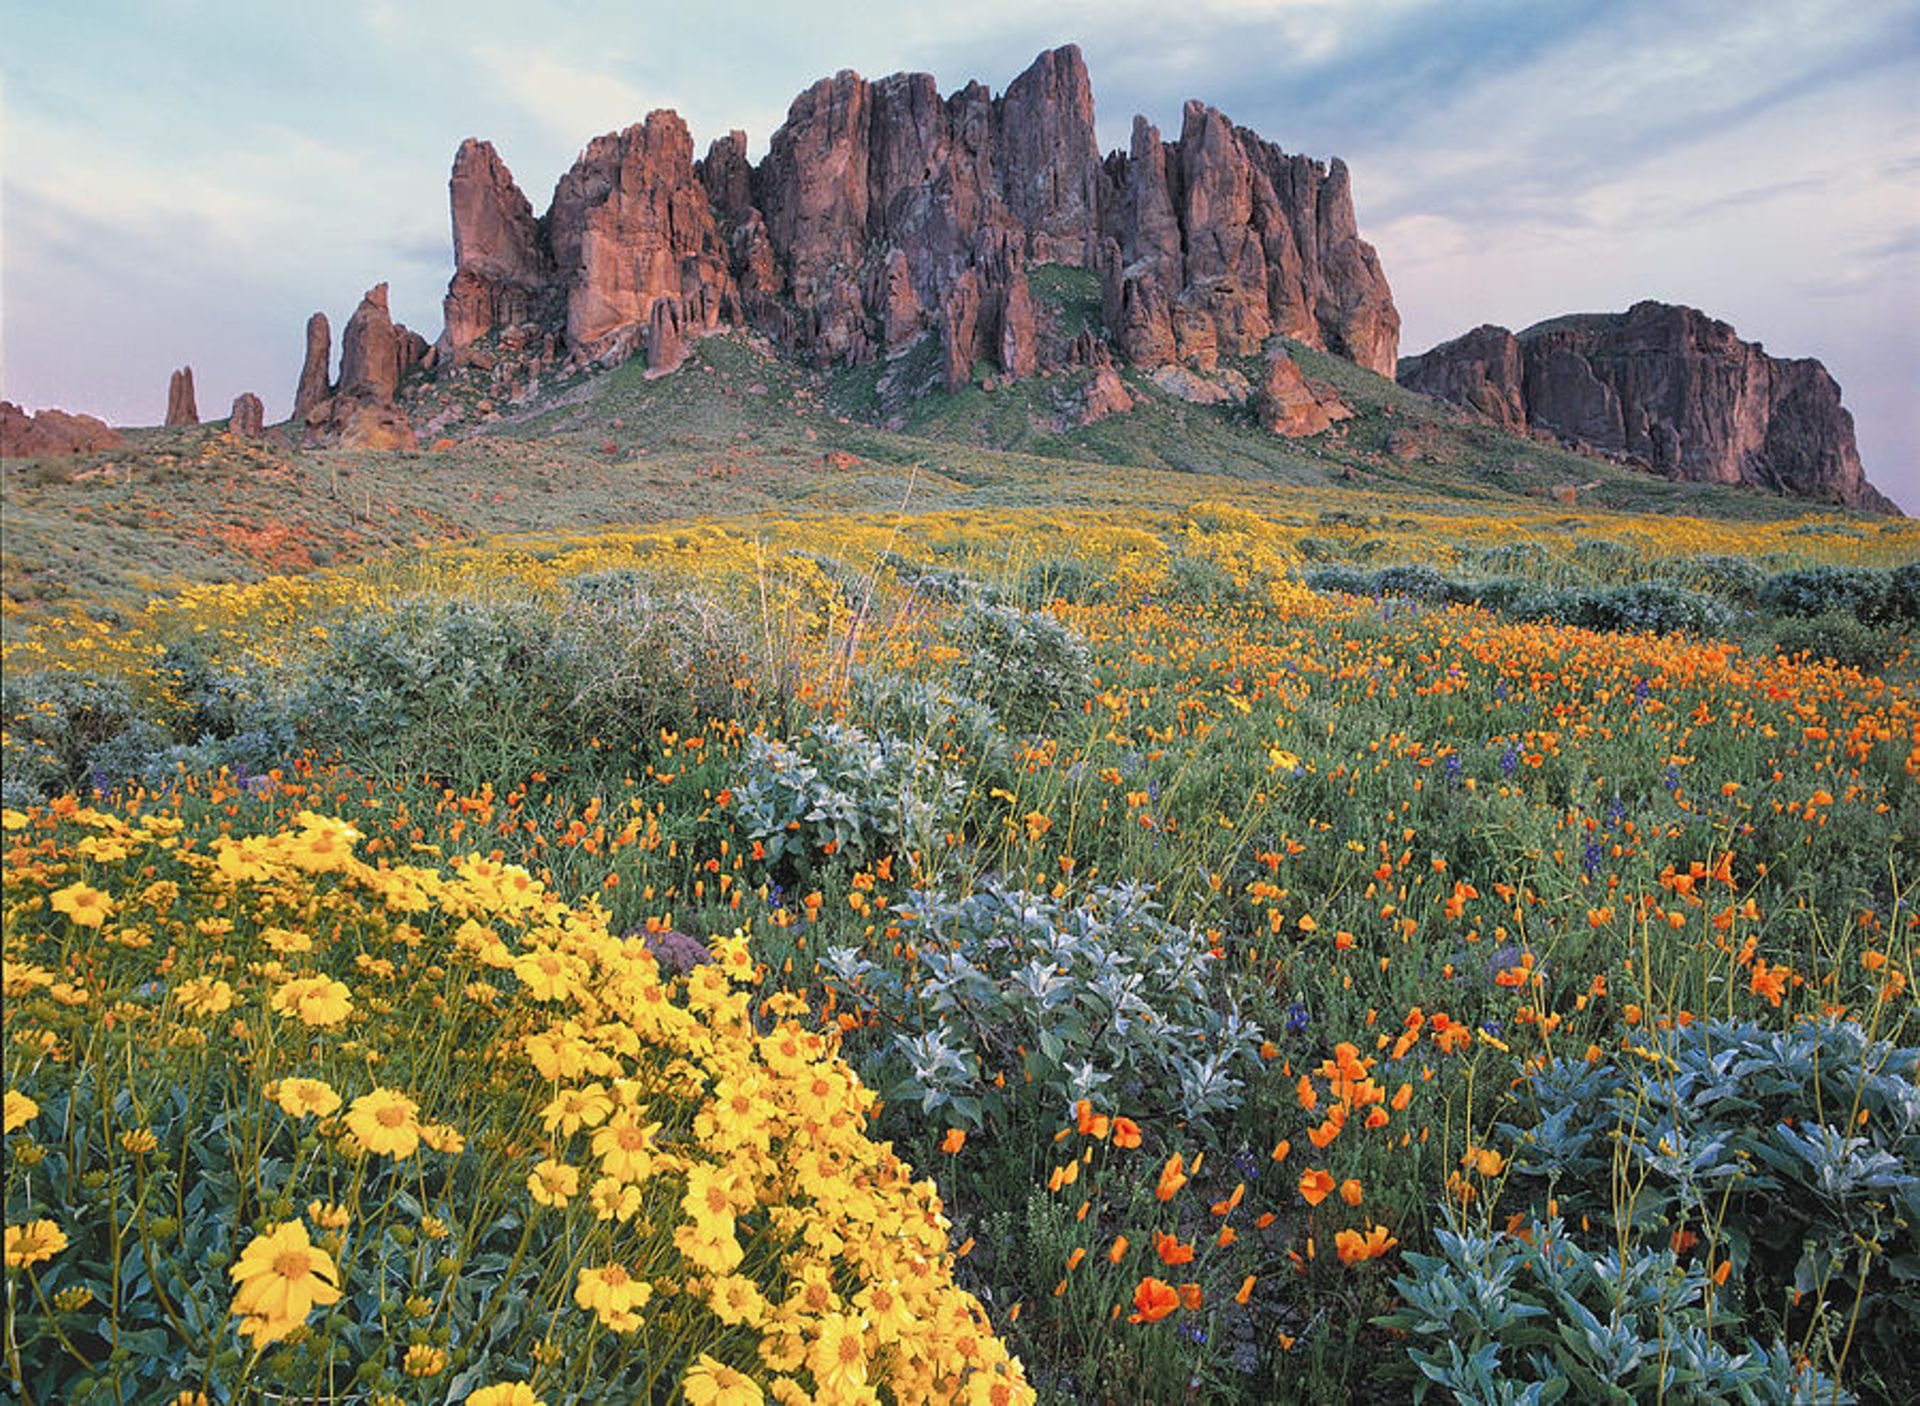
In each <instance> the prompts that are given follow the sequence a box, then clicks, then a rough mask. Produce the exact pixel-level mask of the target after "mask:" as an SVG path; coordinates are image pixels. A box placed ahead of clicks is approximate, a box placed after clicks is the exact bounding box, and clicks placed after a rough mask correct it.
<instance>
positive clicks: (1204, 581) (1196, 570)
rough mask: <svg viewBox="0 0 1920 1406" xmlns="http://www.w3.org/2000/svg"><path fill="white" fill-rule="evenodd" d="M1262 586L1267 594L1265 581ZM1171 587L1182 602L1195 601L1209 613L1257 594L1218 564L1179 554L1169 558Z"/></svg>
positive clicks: (1168, 570) (1202, 558)
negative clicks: (1243, 585)
mask: <svg viewBox="0 0 1920 1406" xmlns="http://www.w3.org/2000/svg"><path fill="white" fill-rule="evenodd" d="M1252 584H1254V583H1250V586H1251V585H1252ZM1258 586H1259V588H1260V589H1261V590H1262V591H1264V589H1265V583H1264V582H1260V583H1258ZM1167 587H1168V590H1169V592H1170V593H1171V594H1172V595H1174V596H1175V597H1177V598H1178V599H1181V600H1186V601H1192V602H1193V603H1194V604H1196V605H1202V606H1205V607H1206V608H1208V609H1209V610H1221V609H1224V608H1225V607H1227V606H1230V605H1238V604H1241V603H1244V602H1245V601H1246V600H1248V599H1249V597H1250V596H1251V595H1252V594H1253V591H1252V590H1251V589H1250V588H1248V587H1242V586H1240V585H1239V584H1237V583H1236V582H1235V581H1234V579H1233V576H1232V574H1231V573H1230V572H1229V571H1228V570H1227V569H1226V568H1225V567H1223V566H1221V565H1220V564H1219V563H1218V562H1215V561H1210V560H1208V559H1207V558H1206V557H1203V556H1195V555H1193V554H1191V553H1188V552H1175V553H1174V554H1173V555H1172V557H1170V558H1169V559H1168V561H1167Z"/></svg>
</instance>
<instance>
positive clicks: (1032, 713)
mask: <svg viewBox="0 0 1920 1406" xmlns="http://www.w3.org/2000/svg"><path fill="white" fill-rule="evenodd" d="M953 643H954V645H955V647H956V648H958V649H959V650H961V651H962V658H961V660H960V663H959V665H958V666H957V678H958V680H959V683H960V686H961V687H962V688H964V689H965V690H966V691H967V692H968V693H970V694H972V695H973V696H974V697H975V698H978V699H980V700H981V701H983V702H986V703H991V704H992V705H993V706H994V707H995V708H996V709H998V710H999V713H1000V715H1001V717H1003V718H1005V719H1006V720H1007V722H1008V723H1010V724H1011V725H1012V726H1014V727H1017V728H1021V729H1024V730H1027V731H1037V730H1039V729H1040V728H1041V727H1043V726H1044V725H1045V723H1046V721H1047V719H1048V718H1049V717H1051V716H1052V715H1053V714H1054V713H1055V712H1058V711H1060V710H1061V709H1070V710H1073V711H1076V712H1077V711H1078V710H1079V708H1080V705H1081V704H1082V703H1083V702H1084V701H1085V700H1086V699H1088V698H1090V697H1092V696H1093V665H1092V660H1091V656H1090V655H1089V653H1088V651H1087V644H1086V641H1085V640H1083V639H1081V638H1080V636H1079V635H1078V634H1076V633H1075V632H1074V631H1073V630H1071V629H1069V628H1068V627H1067V626H1066V625H1063V624H1062V623H1061V622H1060V621H1058V620H1056V619H1054V618H1053V616H1051V615H1049V614H1047V613H1046V612H1045V611H1034V610H1019V609H1016V608H1015V607H1013V606H1010V605H990V604H982V603H977V602H972V601H969V602H968V603H967V604H966V605H964V606H963V607H962V608H961V611H960V615H959V618H958V619H957V620H956V621H955V622H954V627H953Z"/></svg>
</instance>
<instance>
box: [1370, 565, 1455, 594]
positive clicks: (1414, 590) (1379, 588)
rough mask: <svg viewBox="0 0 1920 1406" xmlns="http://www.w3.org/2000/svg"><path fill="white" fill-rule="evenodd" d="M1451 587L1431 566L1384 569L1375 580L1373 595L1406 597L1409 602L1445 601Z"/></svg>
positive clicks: (1376, 574)
mask: <svg viewBox="0 0 1920 1406" xmlns="http://www.w3.org/2000/svg"><path fill="white" fill-rule="evenodd" d="M1450 591H1451V587H1450V583H1449V582H1448V580H1447V578H1446V577H1444V576H1442V575H1441V574H1440V573H1439V572H1438V571H1435V570H1434V569H1433V568H1432V567H1431V566H1423V565H1419V564H1414V565H1410V566H1387V567H1382V568H1381V569H1380V570H1379V571H1378V572H1376V573H1375V575H1374V578H1373V593H1374V594H1375V595H1380V596H1405V597H1406V598H1407V599H1409V600H1424V601H1443V600H1446V599H1448V597H1449V595H1450Z"/></svg>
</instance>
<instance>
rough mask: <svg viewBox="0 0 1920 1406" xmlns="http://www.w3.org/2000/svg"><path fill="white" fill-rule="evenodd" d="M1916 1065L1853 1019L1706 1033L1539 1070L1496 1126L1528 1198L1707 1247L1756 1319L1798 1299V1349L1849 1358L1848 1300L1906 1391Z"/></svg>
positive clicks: (1916, 1318) (1881, 1365)
mask: <svg viewBox="0 0 1920 1406" xmlns="http://www.w3.org/2000/svg"><path fill="white" fill-rule="evenodd" d="M1916 1068H1920V1050H1916V1049H1900V1048H1896V1047H1894V1046H1892V1045H1890V1044H1887V1043H1885V1042H1882V1041H1873V1040H1870V1039H1868V1037H1867V1036H1866V1035H1865V1033H1864V1032H1863V1031H1862V1030H1861V1028H1860V1027H1859V1026H1858V1025H1857V1024H1853V1023H1849V1022H1832V1021H1806V1022H1802V1023H1801V1024H1799V1025H1796V1026H1795V1027H1794V1028H1792V1029H1791V1030H1787V1031H1769V1030H1765V1029H1763V1028H1762V1027H1760V1026H1758V1025H1753V1024H1734V1023H1731V1022H1727V1021H1722V1020H1707V1021H1698V1022H1695V1023H1693V1024H1690V1025H1687V1026H1683V1027H1679V1028H1677V1029H1674V1030H1672V1031H1670V1032H1663V1033H1661V1034H1660V1035H1659V1037H1658V1040H1657V1042H1656V1043H1652V1044H1650V1045H1649V1046H1647V1047H1646V1048H1644V1049H1642V1050H1635V1051H1629V1052H1627V1053H1625V1054H1618V1055H1614V1056H1611V1057H1609V1058H1605V1059H1601V1060H1599V1061H1597V1062H1596V1063H1594V1064H1591V1065H1589V1064H1586V1063H1584V1062H1573V1061H1560V1062H1558V1063H1555V1064H1552V1065H1549V1066H1548V1067H1547V1068H1546V1069H1544V1070H1541V1071H1539V1072H1538V1073H1536V1074H1535V1075H1534V1076H1533V1078H1532V1079H1531V1081H1530V1082H1529V1085H1528V1099H1529V1104H1530V1114H1529V1116H1528V1117H1527V1118H1526V1119H1524V1120H1521V1121H1516V1122H1513V1123H1506V1124H1502V1126H1501V1130H1502V1132H1503V1133H1504V1134H1506V1136H1507V1137H1508V1138H1509V1139H1511V1143H1512V1145H1513V1147H1514V1148H1515V1149H1516V1150H1515V1152H1514V1154H1513V1159H1512V1160H1513V1167H1512V1175H1513V1178H1514V1181H1515V1183H1516V1184H1517V1185H1518V1187H1520V1188H1522V1189H1524V1188H1527V1187H1529V1186H1531V1187H1533V1188H1536V1193H1535V1195H1534V1196H1533V1197H1532V1198H1531V1199H1534V1200H1535V1201H1536V1202H1537V1201H1540V1200H1544V1199H1547V1198H1557V1201H1558V1204H1559V1207H1560V1211H1561V1213H1562V1214H1563V1215H1566V1216H1568V1217H1569V1218H1572V1217H1576V1216H1581V1215H1586V1216H1590V1217H1592V1219H1593V1220H1594V1221H1595V1222H1596V1223H1605V1224H1616V1223H1618V1224H1621V1225H1623V1226H1625V1227H1629V1228H1630V1229H1631V1230H1632V1232H1633V1233H1634V1234H1635V1235H1636V1236H1637V1237H1638V1238H1639V1239H1641V1240H1643V1241H1647V1242H1650V1243H1654V1244H1661V1245H1664V1244H1666V1243H1668V1241H1669V1240H1670V1239H1671V1238H1672V1237H1674V1236H1676V1235H1679V1234H1681V1233H1682V1232H1684V1233H1686V1234H1688V1235H1693V1236H1696V1237H1698V1239H1699V1241H1700V1242H1701V1243H1702V1244H1703V1245H1705V1244H1712V1245H1714V1246H1715V1249H1714V1251H1713V1252H1714V1254H1715V1255H1716V1256H1717V1257H1720V1258H1729V1259H1730V1260H1731V1262H1732V1265H1733V1275H1732V1278H1731V1279H1730V1280H1729V1290H1728V1292H1727V1295H1726V1297H1727V1298H1728V1300H1729V1302H1730V1303H1731V1304H1732V1306H1733V1307H1735V1308H1737V1309H1738V1310H1740V1311H1741V1312H1743V1313H1745V1314H1747V1315H1748V1316H1749V1317H1750V1318H1762V1317H1764V1316H1766V1315H1770V1314H1773V1313H1775V1312H1778V1311H1780V1310H1781V1309H1782V1308H1783V1306H1786V1305H1789V1304H1792V1303H1796V1302H1797V1303H1799V1304H1800V1307H1799V1308H1797V1309H1794V1308H1789V1309H1787V1310H1786V1312H1785V1317H1784V1320H1783V1321H1782V1322H1781V1323H1780V1324H1779V1326H1780V1328H1781V1329H1782V1330H1783V1331H1784V1332H1786V1333H1787V1335H1788V1336H1790V1337H1791V1338H1793V1339H1794V1340H1795V1341H1800V1340H1801V1339H1802V1338H1803V1337H1805V1336H1806V1335H1808V1334H1810V1333H1811V1334H1823V1335H1826V1340H1827V1341H1828V1342H1829V1344H1830V1346H1831V1348H1832V1350H1833V1351H1835V1352H1839V1351H1841V1350H1842V1341H1843V1339H1844V1338H1845V1337H1846V1335H1847V1333H1848V1331H1849V1326H1848V1318H1849V1315H1850V1314H1851V1313H1852V1312H1853V1310H1854V1305H1855V1303H1856V1299H1857V1301H1858V1304H1859V1310H1858V1324H1859V1330H1858V1334H1857V1336H1856V1337H1855V1338H1854V1348H1855V1350H1856V1351H1857V1352H1859V1353H1860V1354H1861V1355H1862V1356H1863V1357H1864V1358H1865V1360H1866V1362H1867V1363H1868V1365H1869V1367H1870V1368H1871V1369H1872V1370H1874V1371H1876V1372H1878V1373H1881V1374H1882V1375H1884V1376H1886V1377H1887V1378H1888V1379H1890V1380H1898V1381H1901V1382H1903V1383H1904V1384H1905V1388H1906V1390H1907V1391H1908V1392H1909V1393H1914V1392H1920V1356H1916V1355H1915V1349H1916V1348H1920V1333H1917V1332H1916V1331H1915V1329H1914V1326H1913V1325H1915V1324H1920V1087H1916V1084H1915V1082H1914V1077H1913V1076H1914V1072H1915V1070H1916ZM1624 1188H1632V1189H1633V1191H1632V1194H1631V1195H1630V1196H1628V1197H1627V1198H1626V1201H1625V1204H1623V1203H1622V1198H1623V1195H1624V1194H1625V1193H1624V1191H1623V1189H1624ZM1509 1194H1511V1189H1510V1193H1509ZM1741 1285H1744V1286H1746V1290H1745V1295H1744V1301H1740V1296H1739V1294H1738V1293H1737V1286H1741ZM1908 1399H1912V1397H1911V1395H1909V1397H1908Z"/></svg>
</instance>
